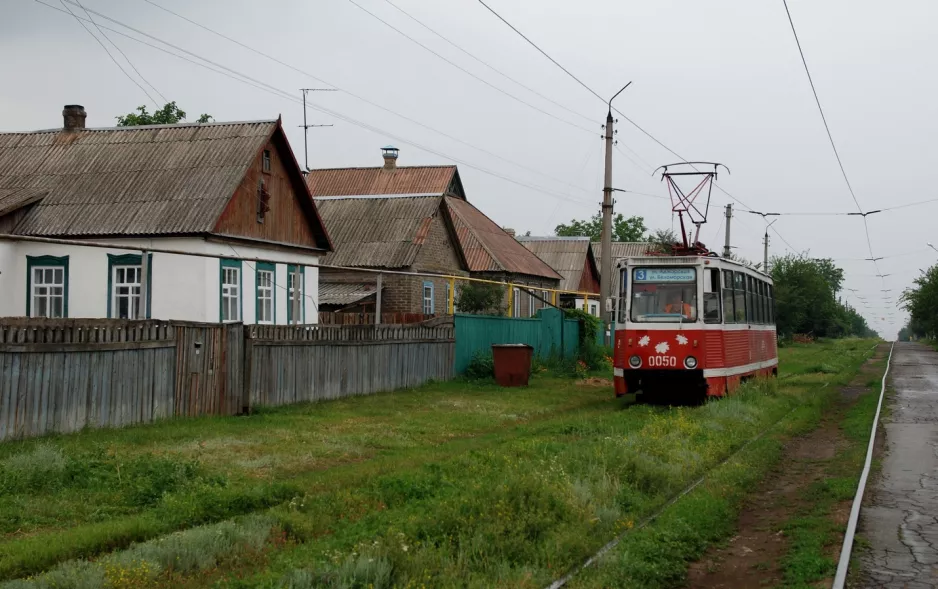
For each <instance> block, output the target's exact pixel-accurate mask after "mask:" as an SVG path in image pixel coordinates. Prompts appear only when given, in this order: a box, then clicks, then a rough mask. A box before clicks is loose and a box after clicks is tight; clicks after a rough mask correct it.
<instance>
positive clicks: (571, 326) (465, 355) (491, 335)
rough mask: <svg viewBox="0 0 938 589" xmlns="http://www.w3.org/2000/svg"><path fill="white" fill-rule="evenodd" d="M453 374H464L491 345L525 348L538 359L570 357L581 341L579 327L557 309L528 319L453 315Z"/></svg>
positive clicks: (574, 321) (488, 350)
mask: <svg viewBox="0 0 938 589" xmlns="http://www.w3.org/2000/svg"><path fill="white" fill-rule="evenodd" d="M455 323H456V366H455V372H456V374H462V373H463V372H465V371H466V367H467V366H468V365H469V362H470V361H472V357H473V356H474V355H475V354H476V352H479V351H481V352H485V353H488V352H490V351H491V348H492V344H528V345H529V346H532V347H533V348H534V355H535V356H537V357H538V358H541V359H547V358H549V357H551V356H560V355H564V356H566V357H570V356H573V355H574V354H576V352H577V348H578V345H579V339H580V324H579V322H578V321H577V320H575V319H564V316H563V312H562V311H560V310H559V309H554V308H548V309H541V310H540V311H538V314H537V316H536V317H533V318H531V319H516V318H509V317H492V316H487V315H456V317H455Z"/></svg>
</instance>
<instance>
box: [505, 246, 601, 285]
mask: <svg viewBox="0 0 938 589" xmlns="http://www.w3.org/2000/svg"><path fill="white" fill-rule="evenodd" d="M518 241H520V242H521V243H522V244H523V245H524V247H526V248H527V249H529V250H530V251H531V252H533V253H534V254H536V255H537V257H538V258H540V259H541V260H543V261H544V262H546V263H547V264H548V265H550V267H551V268H553V269H554V270H556V271H557V272H559V273H560V275H561V276H563V280H562V281H561V283H560V288H561V289H563V290H580V280H581V279H582V276H583V270H584V268H586V264H587V263H590V264H592V265H593V269H594V271H595V270H596V261H595V260H594V259H593V255H592V252H591V251H590V240H589V237H530V236H528V237H519V238H518ZM596 275H597V276H598V275H599V272H596Z"/></svg>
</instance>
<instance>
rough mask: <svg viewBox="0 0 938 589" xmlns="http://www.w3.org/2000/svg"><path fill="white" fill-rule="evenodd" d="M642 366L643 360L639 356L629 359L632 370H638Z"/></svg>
mask: <svg viewBox="0 0 938 589" xmlns="http://www.w3.org/2000/svg"><path fill="white" fill-rule="evenodd" d="M641 365H642V359H641V358H639V357H638V356H632V357H631V358H629V366H631V367H632V368H638V367H640V366H641Z"/></svg>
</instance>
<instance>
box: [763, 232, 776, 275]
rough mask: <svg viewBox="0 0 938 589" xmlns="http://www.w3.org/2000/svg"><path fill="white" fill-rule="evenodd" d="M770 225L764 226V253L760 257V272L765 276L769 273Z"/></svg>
mask: <svg viewBox="0 0 938 589" xmlns="http://www.w3.org/2000/svg"><path fill="white" fill-rule="evenodd" d="M777 220H778V219H776V220H775V221H777ZM775 221H772V223H775ZM772 223H769V224H768V225H766V226H765V242H764V243H765V253H764V254H763V255H762V271H763V272H765V273H766V274H768V273H769V227H771V226H772Z"/></svg>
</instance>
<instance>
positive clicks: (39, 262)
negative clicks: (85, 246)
mask: <svg viewBox="0 0 938 589" xmlns="http://www.w3.org/2000/svg"><path fill="white" fill-rule="evenodd" d="M37 268H52V269H54V268H62V279H63V282H62V317H63V318H64V317H68V256H26V316H27V317H32V316H33V310H34V309H33V296H34V295H33V270H34V269H37ZM53 276H54V273H53ZM53 284H54V283H53ZM45 296H46V297H47V298H49V299H50V300H51V297H53V296H54V295H52V294H46V295H45ZM46 308H47V309H48V306H47V307H46Z"/></svg>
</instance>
